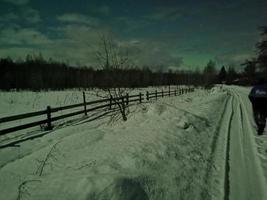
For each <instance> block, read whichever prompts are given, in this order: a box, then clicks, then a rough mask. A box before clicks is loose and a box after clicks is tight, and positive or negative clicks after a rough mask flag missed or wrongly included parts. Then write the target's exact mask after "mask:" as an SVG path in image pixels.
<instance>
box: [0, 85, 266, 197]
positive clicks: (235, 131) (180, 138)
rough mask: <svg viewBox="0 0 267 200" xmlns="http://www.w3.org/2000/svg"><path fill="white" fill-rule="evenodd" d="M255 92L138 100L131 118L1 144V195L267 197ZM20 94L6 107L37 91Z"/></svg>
mask: <svg viewBox="0 0 267 200" xmlns="http://www.w3.org/2000/svg"><path fill="white" fill-rule="evenodd" d="M249 90H250V88H242V87H237V86H228V87H226V86H217V87H215V88H213V89H211V90H210V91H205V90H196V91H195V92H194V93H190V94H185V95H181V96H177V97H165V98H163V99H158V101H155V100H153V101H150V102H147V103H145V104H137V105H135V106H133V107H131V108H130V109H131V111H132V112H131V113H130V115H129V119H128V120H127V121H126V122H122V121H117V122H115V123H113V124H108V122H109V118H108V117H103V118H101V119H99V120H96V121H92V122H87V123H86V119H82V120H81V121H79V122H75V123H71V124H69V125H68V126H63V127H61V128H57V129H55V130H54V131H53V132H51V133H49V134H47V135H45V136H43V137H39V138H36V139H34V140H28V141H25V142H22V143H20V144H19V146H14V147H7V148H3V149H0V188H1V189H0V190H1V192H0V199H7V200H9V199H79V200H85V199H114V200H115V199H226V196H227V197H228V199H266V191H265V190H264V189H265V187H266V178H267V137H266V136H265V135H264V136H262V137H258V136H256V132H255V128H254V126H255V125H254V121H253V118H252V111H251V106H250V103H249V101H248V100H247V95H248V93H249ZM71 92H73V93H76V92H77V96H78V92H79V91H62V94H61V95H62V96H61V97H63V98H64V95H66V94H69V93H71ZM49 94H51V93H50V92H49ZM10 95H12V94H10ZM39 95H40V96H42V98H39V99H38V100H36V101H35V102H38V103H35V104H36V105H47V103H48V100H46V97H47V93H46V95H45V94H42V93H40V94H39ZM54 95H55V96H57V95H58V97H53V98H52V96H53V95H52V96H50V95H49V98H48V99H51V98H52V99H61V98H60V97H59V95H60V93H56V92H55V93H54ZM22 96H24V100H23V101H22V102H24V103H22V102H20V101H19V100H20V99H23V98H20V97H22ZM74 96H75V95H74ZM69 97H70V95H69V96H68V98H69ZM0 98H6V99H8V98H7V97H4V95H0ZM13 98H14V99H17V98H18V100H17V101H16V102H14V103H10V104H8V103H6V104H1V110H7V111H6V113H8V110H12V109H14V111H9V112H10V113H12V112H14V113H15V111H16V110H20V111H23V109H24V108H23V107H24V105H23V104H25V103H26V102H28V104H27V103H26V105H33V103H32V98H31V96H30V95H29V93H28V94H23V92H21V93H16V94H15V93H14V96H13ZM68 98H67V99H68ZM79 98H82V96H81V97H79ZM92 98H93V97H92ZM33 99H34V98H33ZM74 99H75V98H73V99H72V100H71V98H70V100H68V101H69V103H76V102H75V100H74ZM79 100H80V99H79ZM59 101H61V100H58V102H59ZM2 102H3V101H2ZM5 102H7V101H5ZM2 105H5V108H4V107H2ZM7 106H9V109H7ZM19 107H22V108H20V109H19ZM34 108H37V107H34ZM25 110H27V109H25ZM241 113H242V116H240V115H241ZM240 119H241V120H240ZM241 127H242V129H241ZM229 136H230V137H229ZM0 139H1V138H0ZM228 141H230V142H229V143H227V142H228ZM227 145H228V146H227ZM51 149H52V151H51ZM227 149H229V152H228V150H227ZM49 152H50V155H51V156H50V157H47V155H48V154H49ZM227 159H229V160H227ZM44 160H46V165H45V166H44V167H43V171H42V173H40V166H42V165H41V164H42V161H44ZM228 167H229V169H228ZM38 168H39V170H38ZM227 169H228V170H227Z"/></svg>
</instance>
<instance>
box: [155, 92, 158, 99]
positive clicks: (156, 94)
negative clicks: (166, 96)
mask: <svg viewBox="0 0 267 200" xmlns="http://www.w3.org/2000/svg"><path fill="white" fill-rule="evenodd" d="M155 97H156V100H157V99H158V91H157V90H156V91H155Z"/></svg>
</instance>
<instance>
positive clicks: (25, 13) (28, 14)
mask: <svg viewBox="0 0 267 200" xmlns="http://www.w3.org/2000/svg"><path fill="white" fill-rule="evenodd" d="M21 15H22V17H23V18H24V19H25V20H26V21H27V22H29V23H33V24H35V23H38V22H40V21H41V17H40V14H39V11H38V10H36V9H33V8H30V7H27V8H24V9H23V10H22V12H21Z"/></svg>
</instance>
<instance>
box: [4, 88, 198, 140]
mask: <svg viewBox="0 0 267 200" xmlns="http://www.w3.org/2000/svg"><path fill="white" fill-rule="evenodd" d="M193 91H194V88H179V89H175V90H170V88H169V89H168V90H167V91H164V90H160V91H159V90H155V92H148V91H147V92H146V93H145V94H143V93H139V94H136V95H129V94H126V95H125V96H122V97H119V98H112V97H111V98H106V99H100V100H96V101H90V102H87V101H86V96H85V93H84V92H83V102H82V103H78V104H72V105H67V106H62V107H56V108H52V107H50V106H47V108H46V109H45V110H41V111H37V112H30V113H25V114H20V115H13V116H8V117H3V118H0V124H4V123H8V122H13V121H17V120H24V119H28V118H33V117H37V116H45V118H46V119H43V120H38V121H34V122H30V123H26V122H25V124H22V125H16V126H13V127H10V128H4V129H2V130H0V135H6V134H8V133H12V132H16V131H20V130H23V129H28V128H32V127H36V126H41V125H44V124H45V125H46V130H52V129H53V126H52V122H55V121H58V120H61V119H64V118H68V117H73V116H76V115H81V114H83V115H85V116H87V114H88V113H89V112H92V111H97V110H100V109H103V108H108V109H109V110H112V109H113V107H116V105H117V101H120V100H121V101H122V102H125V104H126V106H129V105H130V103H133V102H139V103H143V102H144V101H145V100H146V101H149V100H151V99H158V98H163V97H166V96H178V95H181V94H184V93H189V92H193ZM89 106H91V107H89ZM92 106H93V107H92ZM73 108H82V109H81V110H79V111H75V112H71V113H67V114H63V115H60V116H54V117H53V113H56V112H58V111H65V110H70V109H73Z"/></svg>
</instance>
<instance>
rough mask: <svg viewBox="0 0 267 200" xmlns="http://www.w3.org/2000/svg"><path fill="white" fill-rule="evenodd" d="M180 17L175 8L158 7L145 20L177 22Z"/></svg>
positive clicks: (180, 14)
mask: <svg viewBox="0 0 267 200" xmlns="http://www.w3.org/2000/svg"><path fill="white" fill-rule="evenodd" d="M182 16H183V15H182V13H181V12H180V11H179V9H177V8H176V7H169V8H161V7H159V8H157V9H156V10H155V11H154V12H152V13H151V14H149V15H147V16H146V18H147V19H150V20H177V19H179V18H181V17H182Z"/></svg>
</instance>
